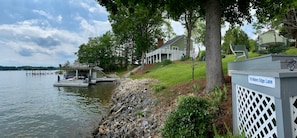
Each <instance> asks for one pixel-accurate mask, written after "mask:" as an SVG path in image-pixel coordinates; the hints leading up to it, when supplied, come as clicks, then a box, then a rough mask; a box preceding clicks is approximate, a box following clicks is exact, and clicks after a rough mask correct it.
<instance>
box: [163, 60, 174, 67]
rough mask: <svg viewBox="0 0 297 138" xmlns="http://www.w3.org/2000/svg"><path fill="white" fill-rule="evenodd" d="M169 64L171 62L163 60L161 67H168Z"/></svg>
mask: <svg viewBox="0 0 297 138" xmlns="http://www.w3.org/2000/svg"><path fill="white" fill-rule="evenodd" d="M171 63H172V61H171V60H169V59H165V60H163V61H162V65H163V66H166V65H169V64H171Z"/></svg>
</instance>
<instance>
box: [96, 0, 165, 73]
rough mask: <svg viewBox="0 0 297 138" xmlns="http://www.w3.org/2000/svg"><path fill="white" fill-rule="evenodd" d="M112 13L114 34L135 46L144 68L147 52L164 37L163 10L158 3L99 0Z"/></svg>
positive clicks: (130, 0) (110, 18)
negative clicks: (157, 40) (157, 39)
mask: <svg viewBox="0 0 297 138" xmlns="http://www.w3.org/2000/svg"><path fill="white" fill-rule="evenodd" d="M98 2H99V3H100V4H101V5H103V6H106V7H107V10H108V11H109V12H110V16H109V21H110V22H111V25H112V29H113V32H114V33H115V35H116V36H117V37H120V38H121V41H122V42H124V43H125V42H127V41H129V43H131V44H132V45H133V46H135V50H136V51H135V52H136V53H135V54H137V57H141V63H142V69H143V68H144V57H145V52H146V51H147V50H149V49H151V48H153V46H154V45H155V42H156V38H161V36H163V32H162V31H161V30H162V25H163V22H164V20H163V18H162V12H163V11H162V8H160V6H159V5H160V4H158V3H154V4H153V3H147V2H146V1H141V2H140V1H136V0H128V1H127V0H116V1H111V0H98Z"/></svg>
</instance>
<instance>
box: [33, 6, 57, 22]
mask: <svg viewBox="0 0 297 138" xmlns="http://www.w3.org/2000/svg"><path fill="white" fill-rule="evenodd" d="M32 12H34V13H37V14H39V15H42V16H44V17H46V18H47V19H49V20H53V21H56V22H58V23H61V22H62V19H63V17H62V16H61V15H58V16H57V17H54V16H52V15H51V14H49V13H47V12H45V11H43V10H36V9H35V10H32Z"/></svg>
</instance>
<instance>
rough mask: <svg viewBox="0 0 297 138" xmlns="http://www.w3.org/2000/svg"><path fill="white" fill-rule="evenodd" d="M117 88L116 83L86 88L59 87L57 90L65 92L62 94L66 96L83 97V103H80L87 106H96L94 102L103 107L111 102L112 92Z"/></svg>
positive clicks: (98, 84) (99, 84)
mask: <svg viewBox="0 0 297 138" xmlns="http://www.w3.org/2000/svg"><path fill="white" fill-rule="evenodd" d="M115 86H116V84H115V83H110V82H106V83H97V84H96V85H90V86H89V87H86V88H81V87H57V89H58V91H60V92H63V93H61V94H64V95H68V96H79V97H83V101H79V102H80V103H84V104H85V105H90V104H94V102H99V103H101V104H102V105H103V106H108V104H109V102H110V97H111V95H112V91H113V90H114V88H115ZM79 100H82V99H79Z"/></svg>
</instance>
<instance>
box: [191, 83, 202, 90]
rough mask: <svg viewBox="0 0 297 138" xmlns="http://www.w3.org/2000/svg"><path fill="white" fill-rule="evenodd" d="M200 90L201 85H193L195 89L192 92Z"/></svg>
mask: <svg viewBox="0 0 297 138" xmlns="http://www.w3.org/2000/svg"><path fill="white" fill-rule="evenodd" d="M199 89H200V85H199V84H195V85H193V87H192V90H193V91H194V92H197V91H199Z"/></svg>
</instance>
